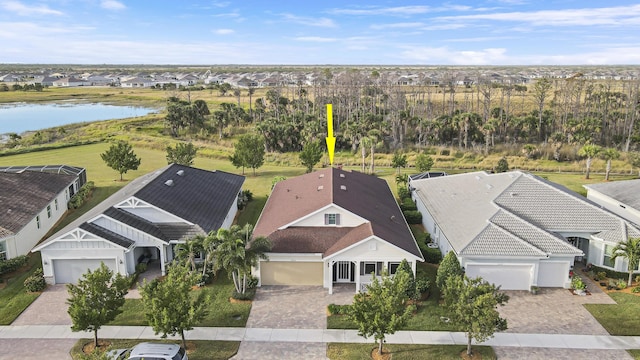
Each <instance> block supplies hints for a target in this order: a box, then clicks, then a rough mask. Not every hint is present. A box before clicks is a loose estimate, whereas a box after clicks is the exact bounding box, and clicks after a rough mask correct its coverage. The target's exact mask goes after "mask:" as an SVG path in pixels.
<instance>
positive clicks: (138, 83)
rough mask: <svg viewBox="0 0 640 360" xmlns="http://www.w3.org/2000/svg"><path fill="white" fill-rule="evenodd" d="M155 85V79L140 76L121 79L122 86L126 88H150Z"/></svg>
mask: <svg viewBox="0 0 640 360" xmlns="http://www.w3.org/2000/svg"><path fill="white" fill-rule="evenodd" d="M154 85H155V82H154V81H153V80H151V79H147V78H140V77H135V78H132V79H127V80H121V81H120V86H121V87H124V88H148V87H152V86H154Z"/></svg>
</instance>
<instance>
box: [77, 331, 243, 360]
mask: <svg viewBox="0 0 640 360" xmlns="http://www.w3.org/2000/svg"><path fill="white" fill-rule="evenodd" d="M98 335H100V334H98ZM100 340H107V341H110V342H111V346H110V347H109V349H128V348H131V347H134V346H135V345H137V344H139V343H141V342H144V341H147V340H144V341H143V340H124V339H100ZM92 341H93V339H80V340H78V341H77V342H76V344H75V345H74V346H73V348H71V356H72V357H73V358H74V359H78V358H79V355H80V354H82V347H83V346H84V345H85V344H87V343H89V342H92ZM148 341H152V342H163V343H175V344H181V341H175V340H160V339H158V340H148ZM191 344H193V345H195V349H191V347H190V346H191ZM187 347H188V350H187V354H188V356H189V359H190V360H210V359H215V360H223V359H225V360H226V359H230V358H231V357H232V356H234V355H235V354H236V353H237V352H238V348H239V347H240V342H239V341H204V340H188V341H187Z"/></svg>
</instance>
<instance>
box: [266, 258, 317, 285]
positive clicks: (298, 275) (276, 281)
mask: <svg viewBox="0 0 640 360" xmlns="http://www.w3.org/2000/svg"><path fill="white" fill-rule="evenodd" d="M322 269H323V267H322V263H321V262H290V261H262V262H260V282H261V284H262V285H322V276H323V274H322Z"/></svg>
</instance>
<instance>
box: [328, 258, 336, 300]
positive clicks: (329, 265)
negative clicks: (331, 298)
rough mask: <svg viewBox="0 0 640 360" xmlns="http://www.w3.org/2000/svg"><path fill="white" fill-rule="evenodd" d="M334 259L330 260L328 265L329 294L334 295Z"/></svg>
mask: <svg viewBox="0 0 640 360" xmlns="http://www.w3.org/2000/svg"><path fill="white" fill-rule="evenodd" d="M334 263H335V262H334V261H329V262H328V263H327V267H329V270H328V271H329V295H333V264H334Z"/></svg>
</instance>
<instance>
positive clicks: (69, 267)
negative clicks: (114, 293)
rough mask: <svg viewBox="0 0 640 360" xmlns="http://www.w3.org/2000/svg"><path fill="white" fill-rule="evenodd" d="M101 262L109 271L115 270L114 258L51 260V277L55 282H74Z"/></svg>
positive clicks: (97, 266)
mask: <svg viewBox="0 0 640 360" xmlns="http://www.w3.org/2000/svg"><path fill="white" fill-rule="evenodd" d="M100 262H103V263H104V264H105V265H107V267H108V268H109V269H111V271H113V272H115V271H116V261H115V260H114V259H58V260H53V277H54V280H55V283H56V284H69V283H71V284H75V283H76V282H77V281H78V279H80V278H81V277H82V275H83V274H84V273H86V272H87V270H89V269H91V270H92V271H93V270H95V269H97V268H99V267H100Z"/></svg>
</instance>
